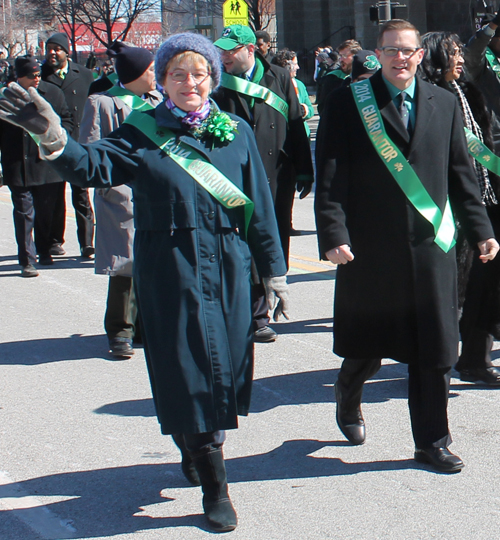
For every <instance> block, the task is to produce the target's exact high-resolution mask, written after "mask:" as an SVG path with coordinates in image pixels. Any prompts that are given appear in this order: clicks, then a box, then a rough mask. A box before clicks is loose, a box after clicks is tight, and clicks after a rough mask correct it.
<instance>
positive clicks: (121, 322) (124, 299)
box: [104, 276, 137, 339]
mask: <svg viewBox="0 0 500 540" xmlns="http://www.w3.org/2000/svg"><path fill="white" fill-rule="evenodd" d="M136 324H137V302H136V299H135V292H134V284H133V279H132V278H131V277H127V276H110V278H109V285H108V299H107V302H106V313H105V315H104V329H105V330H106V334H107V336H108V339H113V338H116V337H121V338H128V339H133V338H134V336H135V329H136Z"/></svg>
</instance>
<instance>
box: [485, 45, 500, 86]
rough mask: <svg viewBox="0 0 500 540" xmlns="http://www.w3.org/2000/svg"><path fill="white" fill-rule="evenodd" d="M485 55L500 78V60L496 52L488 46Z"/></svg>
mask: <svg viewBox="0 0 500 540" xmlns="http://www.w3.org/2000/svg"><path fill="white" fill-rule="evenodd" d="M484 55H485V56H486V60H487V61H488V64H489V65H490V68H491V69H492V70H493V71H494V72H495V75H496V76H497V77H498V78H499V79H500V62H499V61H498V58H497V56H496V54H495V53H494V52H493V51H492V50H491V49H490V48H489V47H488V48H487V49H486V51H484Z"/></svg>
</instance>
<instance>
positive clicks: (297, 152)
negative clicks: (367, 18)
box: [213, 24, 313, 342]
mask: <svg viewBox="0 0 500 540" xmlns="http://www.w3.org/2000/svg"><path fill="white" fill-rule="evenodd" d="M255 43H256V39H255V34H254V33H253V32H252V30H251V29H250V28H249V27H248V26H243V25H238V24H235V25H232V26H228V27H227V28H225V29H224V31H223V33H222V37H221V38H220V39H218V40H217V41H216V42H215V45H216V46H217V47H219V48H220V49H221V53H222V63H223V65H224V69H225V71H226V74H227V75H228V76H229V77H228V78H229V79H237V80H239V79H240V78H241V79H242V82H244V81H248V82H250V83H253V84H254V86H253V88H254V90H255V89H257V92H259V91H261V92H265V91H266V89H268V90H270V91H271V92H268V95H269V94H270V100H267V102H266V100H265V99H263V98H261V97H258V96H257V97H255V96H254V97H251V96H249V95H246V94H245V93H244V92H242V91H237V90H235V89H233V88H230V87H229V84H228V82H227V80H226V79H224V77H223V79H222V83H221V88H220V89H219V90H218V91H217V93H215V94H214V95H213V98H214V99H215V101H216V102H217V104H218V105H219V107H220V108H221V109H222V110H223V111H227V112H230V113H234V114H236V115H238V116H240V117H241V118H243V120H245V121H246V122H247V123H248V124H250V126H251V127H252V128H253V130H254V133H255V138H256V139H257V146H258V149H259V153H260V157H261V158H262V161H263V163H264V167H265V169H266V173H267V177H268V181H269V186H270V188H271V192H272V195H273V199H274V205H275V206H274V209H275V212H276V219H277V221H278V229H279V233H280V239H281V245H282V247H283V252H284V254H285V260H286V261H287V264H288V252H289V243H290V214H291V209H292V204H293V197H294V193H295V188H296V187H297V190H298V191H300V198H301V199H303V198H304V197H306V196H307V195H308V194H309V193H310V191H311V188H312V182H313V167H312V160H311V151H310V146H309V140H308V138H307V133H306V130H305V128H304V121H303V119H302V111H301V109H300V104H299V101H298V99H297V95H296V93H295V89H294V87H293V84H292V80H291V78H290V74H289V73H288V71H287V70H286V69H283V68H281V67H279V66H276V65H274V64H273V65H271V64H269V63H268V62H267V61H266V60H265V59H264V58H263V57H262V55H261V54H260V52H257V51H256V45H255ZM233 76H234V77H233ZM273 99H274V102H275V103H276V101H277V102H279V103H280V104H281V105H282V107H284V108H286V109H287V112H285V114H283V112H280V111H279V110H277V109H276V108H274V107H273V106H272V105H270V104H269V102H270V101H271V100H273ZM254 300H255V303H254V330H255V340H256V341H261V342H265V341H274V340H275V339H276V337H277V335H276V333H275V332H274V330H272V329H271V328H269V327H268V326H267V325H268V323H269V317H268V314H267V306H266V303H265V294H264V290H263V288H262V286H261V285H257V286H254Z"/></svg>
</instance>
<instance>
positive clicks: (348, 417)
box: [335, 383, 366, 446]
mask: <svg viewBox="0 0 500 540" xmlns="http://www.w3.org/2000/svg"><path fill="white" fill-rule="evenodd" d="M335 398H336V400H337V413H336V418H337V425H338V426H339V428H340V431H342V433H343V434H344V436H345V438H346V439H347V440H348V441H349V442H350V443H352V444H354V445H355V446H358V445H360V444H363V443H364V442H365V439H366V429H365V421H364V420H363V415H362V414H361V408H359V407H358V408H357V410H355V411H352V412H350V413H349V414H346V412H345V411H343V410H342V391H341V390H340V388H339V385H338V383H337V384H336V385H335Z"/></svg>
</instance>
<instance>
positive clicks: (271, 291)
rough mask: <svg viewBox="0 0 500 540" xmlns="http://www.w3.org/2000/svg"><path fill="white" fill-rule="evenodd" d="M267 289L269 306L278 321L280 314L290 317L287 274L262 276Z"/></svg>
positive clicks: (286, 317)
mask: <svg viewBox="0 0 500 540" xmlns="http://www.w3.org/2000/svg"><path fill="white" fill-rule="evenodd" d="M262 283H263V284H264V289H265V290H266V299H267V306H268V308H269V311H271V312H273V311H274V314H273V319H274V320H275V321H277V320H278V319H279V317H280V315H283V317H285V319H287V320H288V319H289V318H290V317H289V315H288V313H289V301H288V283H287V282H286V276H278V277H268V278H262Z"/></svg>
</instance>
